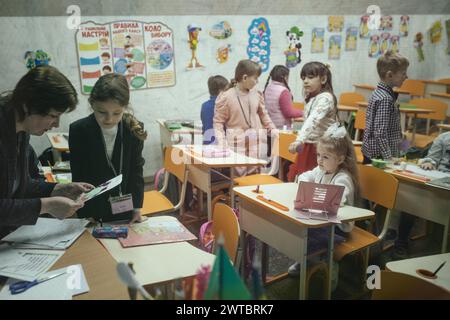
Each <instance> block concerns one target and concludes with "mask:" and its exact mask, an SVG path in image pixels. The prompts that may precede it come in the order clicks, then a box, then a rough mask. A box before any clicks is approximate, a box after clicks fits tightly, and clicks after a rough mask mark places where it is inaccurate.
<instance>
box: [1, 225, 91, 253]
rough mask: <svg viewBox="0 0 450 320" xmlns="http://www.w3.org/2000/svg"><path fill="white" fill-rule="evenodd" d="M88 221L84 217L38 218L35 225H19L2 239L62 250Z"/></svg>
mask: <svg viewBox="0 0 450 320" xmlns="http://www.w3.org/2000/svg"><path fill="white" fill-rule="evenodd" d="M88 223H89V221H87V220H85V219H65V220H58V219H52V218H39V219H38V220H37V222H36V224H35V225H32V226H21V227H20V228H18V229H17V230H15V231H14V232H12V233H10V234H9V235H7V236H6V237H5V238H3V239H2V240H3V241H6V242H15V243H28V244H33V245H35V246H36V245H37V246H41V247H42V248H48V249H50V248H53V249H61V250H63V249H66V248H68V247H69V246H70V245H71V244H72V243H73V242H74V241H75V240H76V239H77V238H78V237H79V236H80V235H81V234H82V233H83V232H84V230H85V227H86V225H87V224H88Z"/></svg>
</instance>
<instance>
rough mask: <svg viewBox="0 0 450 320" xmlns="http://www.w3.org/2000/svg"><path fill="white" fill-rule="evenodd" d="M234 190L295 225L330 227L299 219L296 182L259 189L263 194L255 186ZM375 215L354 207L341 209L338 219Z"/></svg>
mask: <svg viewBox="0 0 450 320" xmlns="http://www.w3.org/2000/svg"><path fill="white" fill-rule="evenodd" d="M233 190H234V191H235V192H236V195H238V196H239V197H242V198H245V199H247V200H249V201H250V202H252V203H254V204H257V205H259V206H262V207H264V208H266V209H268V210H269V211H271V212H273V213H274V214H276V215H279V216H281V217H283V218H285V219H287V220H289V221H291V222H293V223H295V224H298V225H303V226H307V227H310V228H317V227H323V226H327V225H329V223H328V222H325V221H321V220H313V219H299V218H297V217H298V214H297V213H296V210H295V209H294V200H295V198H296V195H297V190H298V184H297V183H295V182H289V183H279V184H267V185H262V186H260V187H259V190H260V191H262V192H263V193H262V194H257V193H255V192H253V190H255V186H246V187H235V188H233ZM258 195H263V196H265V197H268V198H270V199H271V200H273V201H275V202H277V203H279V204H281V205H283V206H285V207H287V208H288V209H289V211H284V210H281V209H279V208H277V207H274V206H272V205H270V204H267V203H266V202H263V201H261V200H259V199H257V196H258ZM374 215H375V214H374V213H373V212H372V211H370V210H367V209H361V208H356V207H352V206H344V207H340V208H339V211H338V217H339V218H340V219H341V221H342V222H345V221H355V220H361V219H368V218H370V217H373V216H374Z"/></svg>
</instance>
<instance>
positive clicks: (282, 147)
mask: <svg viewBox="0 0 450 320" xmlns="http://www.w3.org/2000/svg"><path fill="white" fill-rule="evenodd" d="M295 139H297V135H296V134H294V133H285V132H280V134H279V139H278V155H279V156H280V158H283V159H286V160H289V161H291V162H295V157H296V156H297V155H296V154H293V153H290V152H289V145H290V144H291V143H292V142H294V141H295Z"/></svg>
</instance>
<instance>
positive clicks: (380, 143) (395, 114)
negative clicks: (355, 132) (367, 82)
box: [361, 82, 402, 159]
mask: <svg viewBox="0 0 450 320" xmlns="http://www.w3.org/2000/svg"><path fill="white" fill-rule="evenodd" d="M397 96H398V94H397V93H394V91H393V90H392V88H391V87H389V86H388V85H386V84H385V83H383V82H380V83H378V86H377V88H376V90H375V91H374V92H373V93H372V95H371V96H370V99H369V105H368V106H367V113H366V129H365V130H364V138H363V143H362V148H361V150H362V153H363V154H364V155H365V156H366V157H368V158H370V159H376V158H382V159H390V158H392V157H398V156H399V155H400V143H401V140H402V129H401V126H400V109H399V106H398V104H397V103H396V101H397Z"/></svg>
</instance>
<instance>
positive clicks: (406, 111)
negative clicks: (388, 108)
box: [357, 101, 434, 144]
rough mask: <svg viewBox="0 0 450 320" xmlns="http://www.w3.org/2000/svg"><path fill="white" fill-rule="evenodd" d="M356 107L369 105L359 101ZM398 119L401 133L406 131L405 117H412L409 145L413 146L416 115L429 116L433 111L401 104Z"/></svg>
mask: <svg viewBox="0 0 450 320" xmlns="http://www.w3.org/2000/svg"><path fill="white" fill-rule="evenodd" d="M357 104H358V107H360V108H361V109H364V111H365V108H367V106H368V105H369V103H368V102H367V101H359V102H357ZM399 109H400V117H401V120H400V121H401V123H400V125H401V128H402V132H405V131H406V116H412V117H413V122H412V130H413V131H412V135H411V144H414V141H415V139H416V120H417V115H419V114H429V113H433V112H434V111H433V110H429V109H422V108H417V107H416V106H414V105H409V104H401V105H400V108H399Z"/></svg>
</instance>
